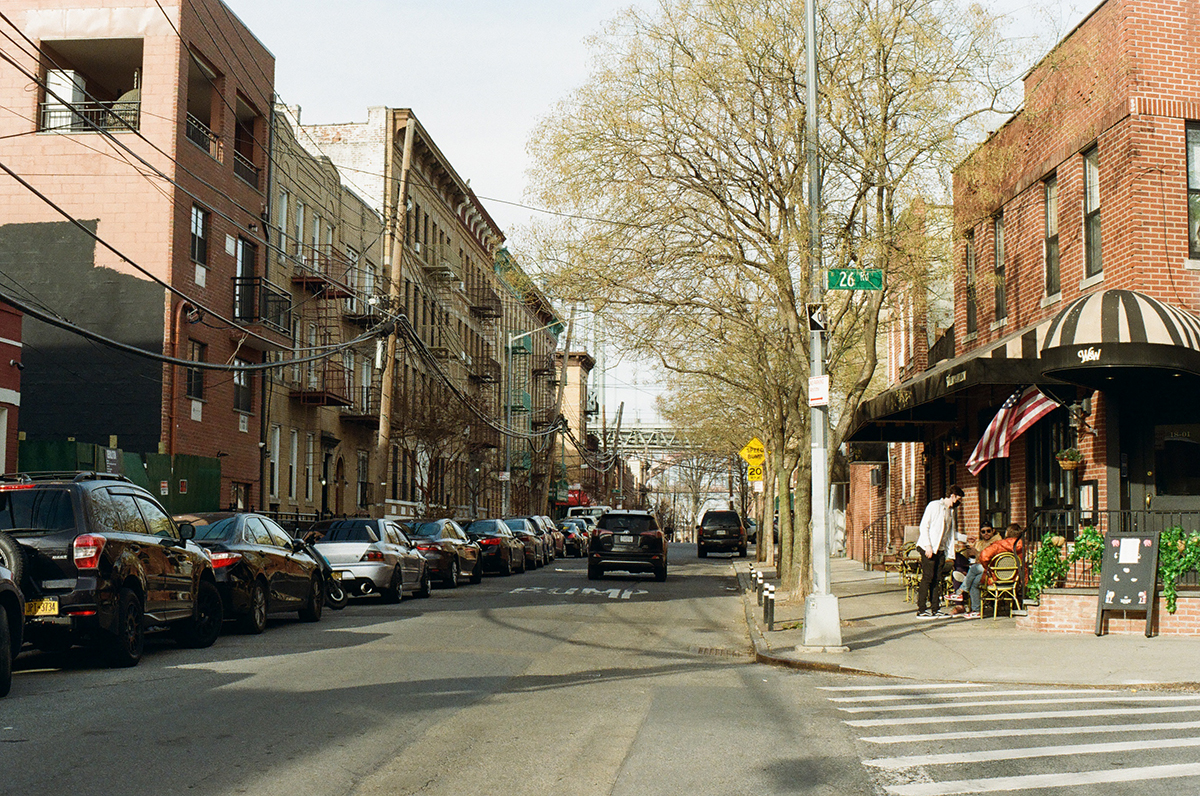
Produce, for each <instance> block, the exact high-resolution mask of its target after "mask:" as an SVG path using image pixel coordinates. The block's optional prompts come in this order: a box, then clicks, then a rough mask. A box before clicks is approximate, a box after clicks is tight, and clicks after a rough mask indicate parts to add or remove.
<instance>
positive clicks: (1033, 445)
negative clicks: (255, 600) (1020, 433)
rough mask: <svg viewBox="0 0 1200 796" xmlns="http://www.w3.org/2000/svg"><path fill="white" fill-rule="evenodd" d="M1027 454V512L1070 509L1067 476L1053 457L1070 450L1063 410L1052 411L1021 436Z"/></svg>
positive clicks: (1064, 411) (1067, 428)
mask: <svg viewBox="0 0 1200 796" xmlns="http://www.w3.org/2000/svg"><path fill="white" fill-rule="evenodd" d="M1025 437H1026V440H1027V441H1026V443H1025V445H1026V450H1027V451H1028V465H1027V467H1026V470H1025V472H1026V473H1027V474H1028V477H1027V479H1026V483H1027V484H1028V490H1029V492H1028V494H1029V501H1030V503H1029V508H1030V510H1031V516H1032V514H1036V513H1037V512H1038V511H1042V510H1045V509H1066V508H1070V507H1071V503H1072V501H1071V499H1070V497H1069V495H1068V493H1067V472H1066V471H1065V470H1063V469H1062V468H1061V467H1059V466H1058V460H1057V458H1056V457H1055V454H1056V453H1058V452H1059V451H1060V450H1062V449H1063V448H1069V447H1071V429H1070V426H1068V425H1067V410H1066V409H1061V408H1060V409H1055V410H1054V411H1053V412H1051V413H1050V414H1048V415H1046V417H1045V418H1043V419H1042V420H1041V421H1039V422H1038V423H1037V424H1035V425H1034V427H1033V428H1031V429H1030V430H1029V431H1028V432H1026V434H1025Z"/></svg>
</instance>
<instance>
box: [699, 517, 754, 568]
mask: <svg viewBox="0 0 1200 796" xmlns="http://www.w3.org/2000/svg"><path fill="white" fill-rule="evenodd" d="M746 544H747V540H746V526H744V525H743V524H742V519H741V517H739V516H738V513H737V512H736V511H732V510H729V511H726V510H715V511H706V512H704V516H703V517H701V518H700V524H699V525H697V526H696V555H698V556H699V557H700V558H704V557H705V556H707V555H708V554H709V553H737V554H738V555H739V556H741V557H742V558H745V557H746Z"/></svg>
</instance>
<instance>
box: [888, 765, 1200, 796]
mask: <svg viewBox="0 0 1200 796" xmlns="http://www.w3.org/2000/svg"><path fill="white" fill-rule="evenodd" d="M1198 775H1200V763H1181V764H1177V765H1165V766H1142V767H1139V768H1127V769H1121V770H1116V771H1112V770H1105V771H1081V772H1078V773H1070V772H1061V773H1055V774H1028V775H1023V776H1016V777H992V778H987V779H959V780H952V781H946V782H913V783H909V784H905V785H888V786H885V787H884V790H886V791H887V792H888V793H891V794H895V796H952V794H960V793H999V792H1002V791H1011V790H1027V789H1035V788H1066V787H1075V786H1079V785H1105V784H1111V783H1115V782H1138V781H1141V780H1147V779H1173V778H1179V777H1194V776H1198Z"/></svg>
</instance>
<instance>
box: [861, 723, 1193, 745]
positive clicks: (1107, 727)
mask: <svg viewBox="0 0 1200 796" xmlns="http://www.w3.org/2000/svg"><path fill="white" fill-rule="evenodd" d="M1197 729H1200V721H1175V722H1171V721H1162V722H1155V723H1153V724H1092V725H1090V726H1087V727H1079V726H1074V727H1009V728H1007V729H1005V728H1000V727H996V728H989V729H988V731H987V735H981V736H971V738H976V737H978V738H979V739H981V740H986V739H988V738H1020V737H1026V736H1032V735H1093V734H1096V733H1104V732H1155V731H1167V732H1171V731H1173V730H1179V731H1182V730H1197ZM859 740H862V741H866V742H867V743H920V742H923V741H955V742H959V741H963V740H965V739H964V738H963V734H962V730H956V731H954V732H930V733H925V734H921V735H874V736H871V737H868V738H861V739H859Z"/></svg>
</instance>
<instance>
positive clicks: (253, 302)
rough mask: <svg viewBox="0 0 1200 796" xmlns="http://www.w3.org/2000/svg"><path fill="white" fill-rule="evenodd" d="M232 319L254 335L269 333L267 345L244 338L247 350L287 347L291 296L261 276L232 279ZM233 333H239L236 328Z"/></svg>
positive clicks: (290, 323) (288, 344) (290, 327)
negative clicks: (249, 348) (250, 328)
mask: <svg viewBox="0 0 1200 796" xmlns="http://www.w3.org/2000/svg"><path fill="white" fill-rule="evenodd" d="M233 317H234V320H236V321H238V322H239V323H240V324H242V325H243V326H249V327H252V329H253V330H254V331H255V332H262V331H265V332H269V333H273V334H271V335H270V337H271V339H272V342H271V343H270V344H267V343H265V342H264V341H262V340H258V339H256V338H253V337H251V338H249V339H247V340H246V345H248V346H250V347H251V348H258V349H276V348H290V347H291V333H292V297H291V296H290V295H288V293H287V292H285V291H284V290H282V289H281V288H280V287H278V286H277V285H274V284H272V283H271V282H269V281H267V280H266V279H264V278H263V277H261V276H250V277H234V280H233ZM254 327H257V328H254ZM234 332H235V333H239V332H238V330H236V329H235V330H234ZM239 334H240V333H239Z"/></svg>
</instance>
